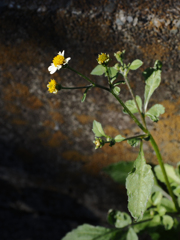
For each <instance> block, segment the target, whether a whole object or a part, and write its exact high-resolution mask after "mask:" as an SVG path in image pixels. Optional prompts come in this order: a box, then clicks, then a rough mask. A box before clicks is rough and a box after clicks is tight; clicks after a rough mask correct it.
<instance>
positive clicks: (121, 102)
mask: <svg viewBox="0 0 180 240" xmlns="http://www.w3.org/2000/svg"><path fill="white" fill-rule="evenodd" d="M111 93H112V95H113V96H114V97H115V98H116V99H117V100H118V102H119V103H120V104H121V106H122V107H123V108H124V109H125V110H126V112H127V113H128V114H129V116H130V117H131V118H132V119H133V120H134V122H135V123H136V124H137V125H138V127H140V128H141V129H142V130H143V132H145V133H149V132H148V130H147V129H146V128H145V127H144V126H143V125H142V124H141V123H140V122H139V120H138V119H137V118H136V117H135V116H134V114H132V112H131V111H130V110H129V109H128V108H127V107H126V105H125V104H124V103H123V101H122V100H121V99H120V98H119V97H118V96H117V95H116V94H115V93H113V91H111Z"/></svg>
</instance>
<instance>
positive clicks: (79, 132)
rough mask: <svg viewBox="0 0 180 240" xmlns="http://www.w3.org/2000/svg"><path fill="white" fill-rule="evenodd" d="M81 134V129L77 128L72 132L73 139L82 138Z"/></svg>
mask: <svg viewBox="0 0 180 240" xmlns="http://www.w3.org/2000/svg"><path fill="white" fill-rule="evenodd" d="M82 133H83V130H82V128H78V129H77V130H75V131H73V135H74V136H75V137H80V136H82Z"/></svg>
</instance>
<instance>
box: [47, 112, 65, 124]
mask: <svg viewBox="0 0 180 240" xmlns="http://www.w3.org/2000/svg"><path fill="white" fill-rule="evenodd" d="M50 115H51V117H52V119H53V121H55V122H59V123H61V124H62V123H64V119H63V116H62V115H61V114H60V113H58V112H51V113H50Z"/></svg>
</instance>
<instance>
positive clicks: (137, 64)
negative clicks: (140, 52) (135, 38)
mask: <svg viewBox="0 0 180 240" xmlns="http://www.w3.org/2000/svg"><path fill="white" fill-rule="evenodd" d="M142 65H143V62H142V61H141V60H139V59H136V60H134V61H133V62H132V63H131V65H130V67H129V69H130V70H136V69H138V68H139V67H141V66H142Z"/></svg>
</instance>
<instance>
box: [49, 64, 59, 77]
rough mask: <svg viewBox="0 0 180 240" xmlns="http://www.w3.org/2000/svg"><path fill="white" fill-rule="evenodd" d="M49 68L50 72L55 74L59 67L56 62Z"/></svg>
mask: <svg viewBox="0 0 180 240" xmlns="http://www.w3.org/2000/svg"><path fill="white" fill-rule="evenodd" d="M48 70H49V72H50V74H53V73H55V72H56V70H57V67H55V66H54V63H51V66H49V67H48Z"/></svg>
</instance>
